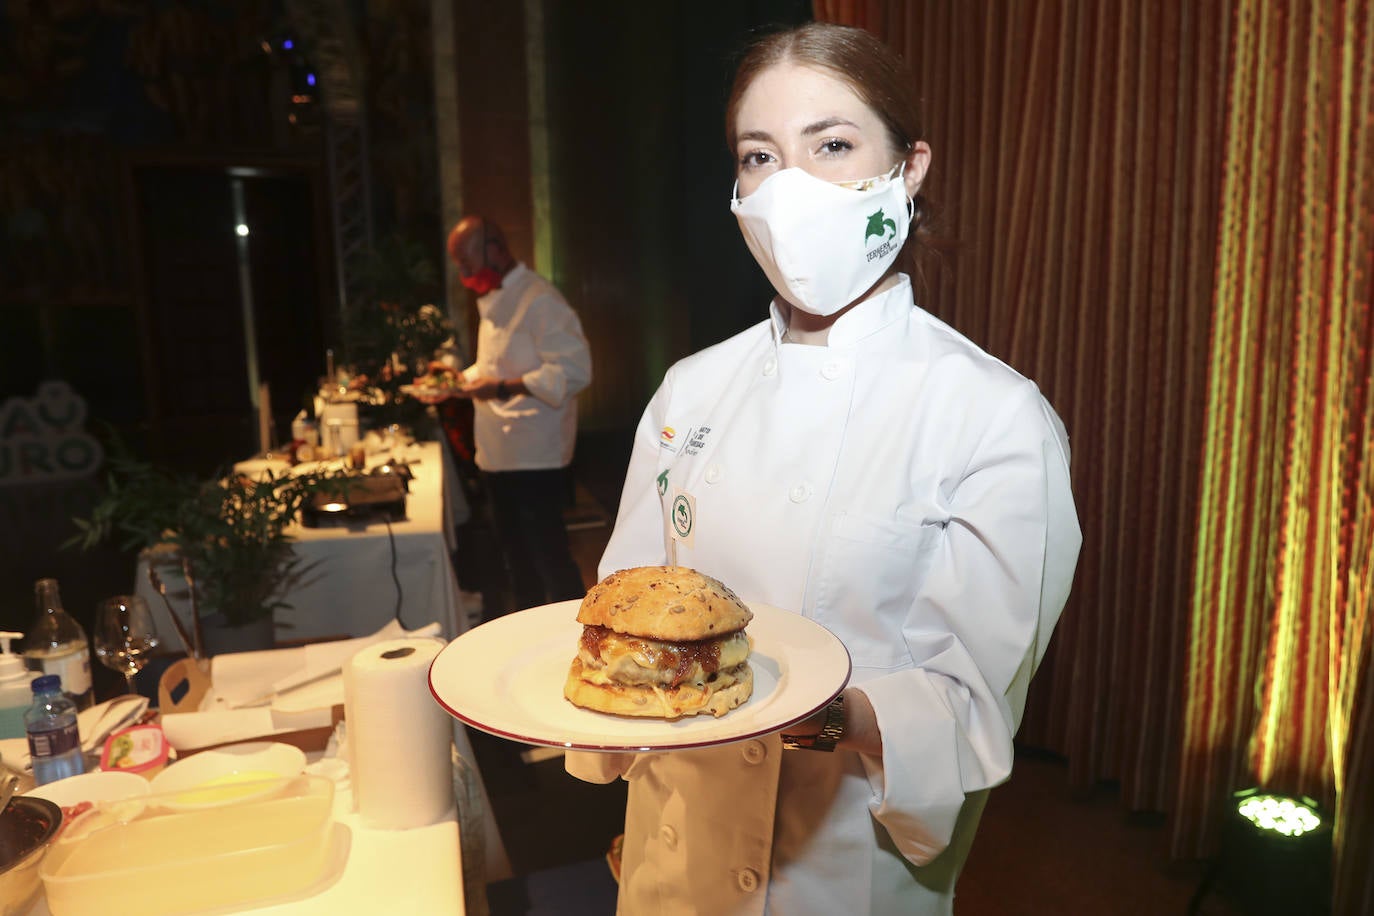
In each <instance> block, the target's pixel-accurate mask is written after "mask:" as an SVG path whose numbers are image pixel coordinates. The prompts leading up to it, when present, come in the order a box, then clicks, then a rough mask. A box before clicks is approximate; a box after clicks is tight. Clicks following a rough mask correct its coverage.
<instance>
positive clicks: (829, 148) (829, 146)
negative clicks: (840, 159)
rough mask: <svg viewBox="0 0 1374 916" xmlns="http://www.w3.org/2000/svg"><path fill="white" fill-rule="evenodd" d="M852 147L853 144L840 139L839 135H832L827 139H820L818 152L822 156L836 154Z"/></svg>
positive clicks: (845, 151)
mask: <svg viewBox="0 0 1374 916" xmlns="http://www.w3.org/2000/svg"><path fill="white" fill-rule="evenodd" d="M853 148H854V144H852V143H850V142H849V141H848V140H841V139H840V138H839V137H832V138H831V139H829V140H823V141H821V148H820V152H821V155H823V156H838V155H841V154H842V153H847V152H849V151H850V150H852V149H853Z"/></svg>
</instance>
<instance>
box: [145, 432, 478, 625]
mask: <svg viewBox="0 0 1374 916" xmlns="http://www.w3.org/2000/svg"><path fill="white" fill-rule="evenodd" d="M388 456H389V453H382V454H377V455H373V456H370V457H369V459H368V467H369V468H371V467H374V466H376V465H378V464H381V463H383V462H384V461H386V460H387V458H388ZM405 457H406V458H408V460H409V461H410V464H411V469H412V472H413V473H414V475H415V476H414V478H413V479H412V480H411V481H410V493H409V495H408V497H407V499H406V519H405V520H404V521H399V522H392V523H391V524H390V526H389V528H390V530H389V531H388V525H387V523H385V522H383V521H375V522H372V523H370V524H367V525H365V526H356V527H343V526H337V527H333V526H331V527H319V528H306V527H304V526H302V525H301V524H299V522H298V523H296V524H293V525H292V526H291V527H290V529H288V532H289V534H290V535H291V537H292V538H293V540H294V545H295V549H296V553H297V554H298V555H299V556H300V557H301V559H302V560H303V561H304V563H305V564H306V565H307V566H308V567H309V569H310V573H309V574H308V575H307V577H306V581H304V582H303V583H302V584H300V585H299V586H297V587H296V588H295V589H294V590H292V591H291V592H290V593H289V594H288V595H286V597H285V600H286V601H287V602H288V603H289V604H290V605H291V607H289V608H284V609H282V610H279V611H278V612H277V613H276V615H275V619H276V623H277V627H278V629H277V639H278V640H279V641H281V640H289V641H301V642H306V641H311V640H319V639H328V638H333V637H340V636H365V635H368V634H370V633H373V632H376V630H377V629H378V628H380V627H381V626H382V625H383V624H385V623H386V622H387V621H388V620H390V619H392V618H393V616H395V615H396V603H397V585H396V581H395V580H393V578H392V562H393V544H394V558H395V574H396V579H398V580H399V581H400V592H401V598H402V600H401V606H400V614H399V616H400V619H401V622H402V624H403V625H404V626H405V627H406V628H407V629H416V628H418V627H420V626H422V625H423V624H425V623H428V622H430V621H438V622H439V624H440V626H441V628H442V631H443V635H444V636H445V637H446V638H448V639H452V638H453V637H455V636H457V635H458V634H459V633H462V632H463V631H464V630H465V629H466V628H467V627H466V622H465V618H464V615H463V609H462V601H461V598H460V596H459V591H458V579H457V577H456V576H455V575H454V572H453V564H452V562H451V560H450V556H451V554H452V552H453V549H454V529H455V527H456V526H457V525H459V524H461V523H462V522H464V521H466V520H467V516H468V507H467V502H466V500H465V499H464V497H463V492H462V488H461V486H460V485H459V480H458V475H457V470H456V468H455V467H454V465H453V461H452V458H451V456H450V455H449V453H448V449H447V448H446V447H445V446H444V445H443V444H442V443H439V442H422V443H415V444H412V445H410V446H408V447H407V448H406V449H405ZM338 460H339V459H335V463H336V464H337V462H338ZM250 465H251V463H248V462H245V463H243V464H242V465H241V466H240V467H243V468H245V469H247V468H249V467H250ZM316 467H319V463H316V462H308V463H305V464H301V465H297V470H298V471H301V472H304V471H307V470H310V469H312V468H316ZM236 469H237V468H236ZM160 572H162V571H161V570H160ZM164 580H165V583H166V586H167V591H168V594H169V596H172V598H173V601H172V603H173V605H174V607H175V608H176V612H177V614H178V616H180V617H181V618H182V620H184V621H189V619H190V608H189V602H187V601H185V600H180V601H178V600H177V599H176V597H175V596H176V595H177V594H184V593H185V591H186V587H185V582H184V580H182V579H181V578H180V577H179V576H170V575H167V574H165V573H164ZM134 588H135V591H136V592H137V594H139V595H141V596H143V598H144V599H146V600H147V601H148V604H149V607H150V608H152V611H153V616H154V623H155V625H156V626H157V629H158V632H159V633H160V634H162V639H163V645H164V646H167V647H175V641H174V634H175V632H176V631H175V629H174V628H173V626H172V622H171V620H170V618H169V617H168V611H167V607H166V605H165V604H164V603H163V601H162V599H161V597H159V596H158V595H157V593H156V592H155V591H153V588H152V585H151V584H150V583H149V582H148V575H147V569H146V567H145V564H144V563H143V561H141V560H140V562H139V566H138V570H137V573H136V581H135V583H134ZM188 629H189V628H188Z"/></svg>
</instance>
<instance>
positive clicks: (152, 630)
mask: <svg viewBox="0 0 1374 916" xmlns="http://www.w3.org/2000/svg"><path fill="white" fill-rule="evenodd" d="M159 642H160V640H159V639H158V636H157V628H156V627H154V626H153V615H152V612H151V611H149V610H148V602H146V601H144V600H143V599H142V598H140V597H139V596H138V595H116V596H114V597H113V598H106V599H105V600H104V601H102V602H100V604H99V606H98V607H97V610H96V616H95V654H96V656H97V657H99V659H100V661H101V664H103V665H105V667H107V668H112V669H114V670H115V671H118V672H119V673H120V674H122V675H124V682H125V683H126V684H127V685H128V687H129V692H130V693H137V692H138V691H136V690H134V675H136V674H138V672H139V671H141V670H142V669H143V666H144V665H146V664H148V661H149V658H148V656H149V653H151V652H152V651H153V650H154V649H156V648H157V646H158V643H159Z"/></svg>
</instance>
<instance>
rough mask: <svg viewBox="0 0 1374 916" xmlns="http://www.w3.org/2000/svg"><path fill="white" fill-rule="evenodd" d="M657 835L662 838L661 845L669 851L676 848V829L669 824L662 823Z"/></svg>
mask: <svg viewBox="0 0 1374 916" xmlns="http://www.w3.org/2000/svg"><path fill="white" fill-rule="evenodd" d="M658 836H659V839H661V840H663V845H664V846H667V847H668V851H669V852H672V851H673V850H674V849H677V831H676V830H674V829H673V826H672V825H671V824H664V825H663V826H662V827H660V828H659V831H658Z"/></svg>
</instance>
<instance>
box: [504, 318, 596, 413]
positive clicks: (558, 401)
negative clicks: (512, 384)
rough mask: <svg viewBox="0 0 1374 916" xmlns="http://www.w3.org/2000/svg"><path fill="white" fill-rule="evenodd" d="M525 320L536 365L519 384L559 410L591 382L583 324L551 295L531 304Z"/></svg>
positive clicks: (590, 356)
mask: <svg viewBox="0 0 1374 916" xmlns="http://www.w3.org/2000/svg"><path fill="white" fill-rule="evenodd" d="M528 317H529V321H530V334H531V336H532V337H533V339H534V345H535V347H536V349H537V350H538V352H539V365H538V366H537V367H536V368H534V369H531V370H529V371H528V372H526V373H524V374H523V375H521V376H520V380H521V381H522V382H524V383H525V387H526V388H528V389H529V392H530V394H532V395H533V396H534V397H536V398H538V399H539V400H541V401H543V402H544V403H545V404H548V405H549V406H550V407H561V406H563V404H564V402H565V401H567V400H568V399H569V398H573V397H576V396H577V394H578V392H580V391H581V390H582V389H584V388H586V387H587V385H588V384H590V383H591V380H592V354H591V350H590V349H589V348H588V346H587V338H586V336H584V335H583V333H582V322H581V321H579V320H578V317H577V313H576V312H574V311H573V310H572V308H570V307H569V306H568V304H567V303H566V302H564V301H562V299H560V298H559V297H558V296H555V295H551V294H546V295H542V296H540V297H539V298H538V299H536V300H535V301H534V302H533V303H531V305H530V310H529V316H528Z"/></svg>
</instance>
